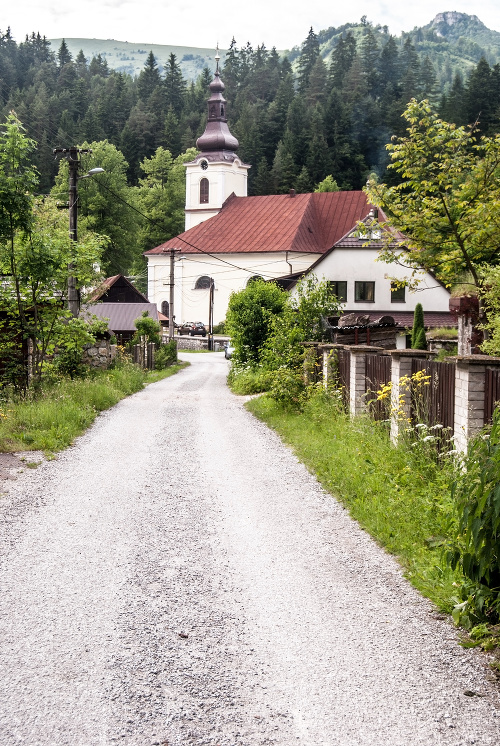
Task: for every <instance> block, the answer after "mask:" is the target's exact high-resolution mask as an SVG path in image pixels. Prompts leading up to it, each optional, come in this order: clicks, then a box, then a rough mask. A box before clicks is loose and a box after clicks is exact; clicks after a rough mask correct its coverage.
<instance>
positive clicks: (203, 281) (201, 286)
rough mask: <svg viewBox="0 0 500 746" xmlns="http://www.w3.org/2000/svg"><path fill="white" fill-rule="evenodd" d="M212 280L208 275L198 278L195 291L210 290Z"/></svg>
mask: <svg viewBox="0 0 500 746" xmlns="http://www.w3.org/2000/svg"><path fill="white" fill-rule="evenodd" d="M210 283H211V278H210V277H209V276H208V275H202V276H201V277H198V279H197V280H196V282H195V284H194V289H195V290H210Z"/></svg>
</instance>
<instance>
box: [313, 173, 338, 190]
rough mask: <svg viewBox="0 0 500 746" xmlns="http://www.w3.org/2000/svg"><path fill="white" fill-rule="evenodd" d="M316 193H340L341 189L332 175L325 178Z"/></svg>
mask: <svg viewBox="0 0 500 746" xmlns="http://www.w3.org/2000/svg"><path fill="white" fill-rule="evenodd" d="M314 191H315V192H339V191H340V187H339V185H338V184H337V182H336V181H335V179H334V178H333V176H332V175H331V174H328V176H325V178H324V179H323V181H320V182H319V184H318V186H317V187H316V189H315V190H314Z"/></svg>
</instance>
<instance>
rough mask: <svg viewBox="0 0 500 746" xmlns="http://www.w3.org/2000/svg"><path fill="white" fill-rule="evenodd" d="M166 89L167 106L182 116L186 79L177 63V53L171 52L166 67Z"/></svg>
mask: <svg viewBox="0 0 500 746" xmlns="http://www.w3.org/2000/svg"><path fill="white" fill-rule="evenodd" d="M165 91H166V103H167V107H170V106H171V107H172V109H173V110H174V112H175V114H176V115H177V116H180V115H181V114H182V110H183V108H184V98H185V96H186V81H185V80H184V78H183V77H182V71H181V68H180V66H179V65H178V64H177V57H176V56H175V54H173V53H172V54H170V56H169V58H168V63H167V66H166V68H165Z"/></svg>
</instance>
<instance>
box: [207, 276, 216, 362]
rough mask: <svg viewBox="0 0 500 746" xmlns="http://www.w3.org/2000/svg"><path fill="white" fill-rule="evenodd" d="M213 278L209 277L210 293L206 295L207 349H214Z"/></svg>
mask: <svg viewBox="0 0 500 746" xmlns="http://www.w3.org/2000/svg"><path fill="white" fill-rule="evenodd" d="M214 290H215V281H214V278H213V277H211V278H210V293H209V296H208V299H209V300H208V349H209V350H213V349H214Z"/></svg>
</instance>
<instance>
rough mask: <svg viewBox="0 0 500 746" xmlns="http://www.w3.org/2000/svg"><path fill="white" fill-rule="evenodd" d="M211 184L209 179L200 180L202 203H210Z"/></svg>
mask: <svg viewBox="0 0 500 746" xmlns="http://www.w3.org/2000/svg"><path fill="white" fill-rule="evenodd" d="M208 197H209V184H208V179H202V180H201V181H200V205H208Z"/></svg>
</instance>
